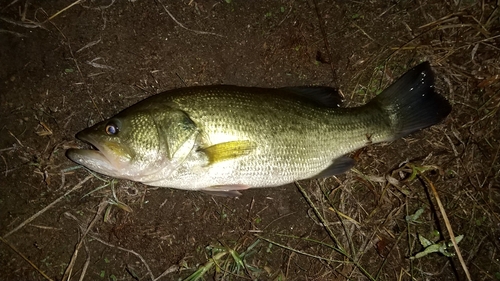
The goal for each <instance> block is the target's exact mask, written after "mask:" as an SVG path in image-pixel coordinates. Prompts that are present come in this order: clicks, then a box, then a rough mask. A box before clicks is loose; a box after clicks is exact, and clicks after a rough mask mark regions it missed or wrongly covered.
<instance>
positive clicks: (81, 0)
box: [46, 0, 85, 21]
mask: <svg viewBox="0 0 500 281" xmlns="http://www.w3.org/2000/svg"><path fill="white" fill-rule="evenodd" d="M83 1H85V0H77V1H75V2H73V3H72V4H70V5H69V6H67V7H66V8H64V9H62V10H59V11H58V12H57V13H55V14H53V15H52V16H50V18H48V19H47V20H46V21H50V20H52V19H53V18H55V17H57V16H58V15H60V14H61V13H63V12H64V11H66V10H68V9H69V8H71V7H73V6H75V5H77V4H80V2H83Z"/></svg>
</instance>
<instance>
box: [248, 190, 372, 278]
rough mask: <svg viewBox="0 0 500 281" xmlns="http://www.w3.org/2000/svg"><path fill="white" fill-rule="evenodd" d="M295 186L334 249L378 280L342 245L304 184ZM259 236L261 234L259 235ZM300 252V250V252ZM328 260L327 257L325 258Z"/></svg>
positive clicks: (369, 276)
mask: <svg viewBox="0 0 500 281" xmlns="http://www.w3.org/2000/svg"><path fill="white" fill-rule="evenodd" d="M295 186H297V188H298V189H299V191H300V193H301V194H302V196H303V197H304V198H305V199H306V201H307V204H309V206H311V208H313V210H314V214H315V215H316V217H318V220H319V221H320V222H321V224H322V225H323V228H324V229H325V230H326V232H327V233H328V236H330V238H331V239H332V240H333V242H334V243H335V247H333V249H334V250H335V251H336V252H338V253H340V254H342V255H343V256H344V257H346V258H347V259H349V261H351V262H352V263H353V264H354V265H355V266H356V267H357V268H358V269H359V270H360V271H361V272H362V273H363V274H364V275H365V276H366V277H368V279H370V280H376V279H374V278H373V276H371V274H370V273H369V272H368V271H366V269H364V268H363V267H362V266H361V265H360V264H359V263H358V262H357V261H356V260H354V258H353V257H351V255H349V254H348V253H347V252H346V251H345V250H344V248H343V247H342V245H341V244H340V242H339V240H338V239H337V237H336V236H335V234H334V233H333V231H332V230H331V229H330V227H328V224H327V222H326V220H325V219H324V218H323V216H322V215H321V213H320V212H319V211H318V208H316V206H315V205H314V203H313V202H312V200H311V198H309V196H308V195H307V193H306V191H305V190H304V188H302V186H301V185H300V184H299V183H298V182H295ZM258 237H259V236H258ZM298 253H300V252H298ZM325 260H326V259H325Z"/></svg>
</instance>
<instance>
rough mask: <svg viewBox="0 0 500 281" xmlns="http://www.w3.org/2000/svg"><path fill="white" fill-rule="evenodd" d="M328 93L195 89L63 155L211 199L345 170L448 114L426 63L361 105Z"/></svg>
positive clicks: (85, 135) (102, 130)
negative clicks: (360, 156) (364, 151)
mask: <svg viewBox="0 0 500 281" xmlns="http://www.w3.org/2000/svg"><path fill="white" fill-rule="evenodd" d="M340 103H341V97H340V96H339V95H338V94H337V93H336V91H335V90H334V89H332V88H328V87H289V88H275V89H268V88H252V87H238V86H227V85H226V86H223V85H219V86H200V87H188V88H180V89H175V90H170V91H167V92H164V93H161V94H157V95H155V96H152V97H149V98H147V99H145V100H143V101H140V102H139V103H137V104H135V105H133V106H131V107H129V108H127V109H125V110H123V111H121V112H120V113H118V114H117V115H116V116H114V117H112V118H111V119H109V120H106V121H102V122H100V123H98V124H96V125H94V126H92V127H90V128H87V129H85V130H83V131H81V132H79V133H78V134H77V135H76V137H77V138H78V139H80V140H82V141H84V142H87V143H89V144H91V145H92V146H93V147H94V148H95V149H70V150H68V152H67V156H68V157H69V158H70V159H71V160H73V161H74V162H76V163H78V164H81V165H83V166H85V167H87V168H89V169H91V170H94V171H96V172H98V173H101V174H104V175H108V176H111V177H115V178H121V179H128V180H133V181H138V182H142V183H144V184H146V185H151V186H160V187H171V188H178V189H186V190H201V191H206V192H211V193H214V194H219V195H221V194H225V195H239V192H238V190H244V189H248V188H255V187H271V186H280V185H284V184H287V183H291V182H294V181H297V180H302V179H309V178H321V177H328V176H332V175H335V174H340V173H343V172H346V171H348V170H349V169H350V168H352V167H353V166H354V160H352V159H351V158H349V157H347V156H346V154H348V153H349V152H352V151H354V150H356V149H359V148H361V147H364V146H366V145H369V144H372V143H379V142H387V141H391V140H394V139H397V138H401V137H404V136H406V135H408V134H410V133H412V132H414V131H417V130H420V129H423V128H426V127H429V126H432V125H434V124H436V123H438V122H440V121H441V120H443V119H444V118H445V117H446V116H447V115H448V114H449V113H450V111H451V106H450V104H449V103H448V101H447V100H446V99H445V98H444V97H442V96H441V95H439V94H437V93H436V92H435V91H434V77H433V73H432V70H431V68H430V65H429V63H428V62H424V63H422V64H420V65H418V66H416V67H414V68H413V69H411V70H409V71H408V72H407V73H406V74H404V75H403V76H402V77H401V78H399V79H398V80H397V81H396V82H394V83H393V84H392V85H391V86H389V87H388V88H387V89H385V90H384V91H383V92H382V93H381V94H379V95H378V96H377V97H375V98H374V99H372V100H371V101H369V102H368V103H367V104H365V105H364V106H361V107H353V108H343V107H340V106H339V104H340Z"/></svg>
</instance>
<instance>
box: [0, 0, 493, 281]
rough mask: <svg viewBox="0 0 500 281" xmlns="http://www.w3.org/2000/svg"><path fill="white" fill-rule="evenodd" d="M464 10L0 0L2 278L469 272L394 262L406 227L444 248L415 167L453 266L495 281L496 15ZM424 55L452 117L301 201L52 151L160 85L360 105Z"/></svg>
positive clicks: (362, 158)
mask: <svg viewBox="0 0 500 281" xmlns="http://www.w3.org/2000/svg"><path fill="white" fill-rule="evenodd" d="M456 2H458V3H456ZM463 2H464V3H462V1H437V0H436V1H434V0H428V1H378V0H374V1H359V2H358V1H320V0H317V1H316V0H307V1H298V0H297V1H258V2H257V1H236V0H233V1H229V0H226V1H211V0H208V1H194V0H190V1H187V0H183V1H166V0H163V1H161V2H160V1H143V0H142V1H141V0H137V1H116V2H115V1H111V2H109V1H97V0H95V1H76V2H74V3H75V4H76V5H73V6H68V5H70V4H71V2H69V1H24V0H21V1H12V2H11V1H4V2H3V3H2V4H0V65H1V67H0V118H1V119H0V120H1V123H0V156H1V158H2V160H1V161H0V172H1V174H0V204H1V205H0V206H1V211H0V234H1V235H2V243H0V280H50V279H53V280H70V279H73V280H76V279H77V278H80V277H81V278H83V279H84V280H153V279H156V278H157V277H159V276H160V275H161V274H162V273H164V274H163V276H161V277H160V280H179V279H180V280H182V279H184V278H187V277H189V276H190V275H191V274H193V273H194V272H195V271H196V270H198V269H200V268H201V267H202V266H207V268H209V270H208V271H207V272H206V273H204V274H201V276H202V277H201V278H203V279H205V280H249V279H253V280H351V279H357V280H369V279H370V278H371V279H372V280H375V279H376V280H396V279H398V280H411V279H415V280H424V279H426V280H466V279H467V275H466V273H465V271H464V269H463V266H462V265H461V263H460V260H459V259H458V257H457V256H450V257H447V256H445V255H443V254H439V253H430V254H429V255H427V256H425V257H422V258H420V259H414V260H413V259H409V257H410V256H413V255H415V254H416V253H418V252H421V251H422V250H423V248H424V247H423V246H422V245H420V243H419V240H418V236H417V235H418V234H420V235H422V236H425V237H427V238H428V239H430V240H431V241H433V242H436V241H450V238H449V235H448V233H449V232H448V231H447V228H446V227H445V223H444V220H443V215H442V213H441V212H440V210H439V208H438V206H437V203H436V201H435V197H434V196H433V194H432V192H431V191H430V186H429V182H427V181H426V180H425V178H424V177H422V176H420V177H419V178H418V179H416V180H413V181H412V180H410V179H411V176H410V174H411V172H412V170H411V169H410V168H411V167H414V170H413V171H416V169H417V168H418V167H424V166H425V167H427V168H429V167H430V168H429V169H430V170H431V171H429V172H426V174H425V175H426V177H427V179H429V181H430V182H431V183H433V184H434V185H435V186H436V187H437V188H438V190H439V193H440V198H441V200H442V201H443V202H444V205H445V208H446V210H447V215H448V217H449V218H450V223H451V226H452V228H453V229H454V233H455V236H457V235H459V234H465V238H464V240H463V241H462V242H460V244H459V246H461V250H462V251H461V255H462V256H463V257H464V260H465V261H464V263H465V265H466V267H467V268H468V271H470V272H471V275H472V276H473V278H474V279H475V280H494V279H495V278H496V279H495V280H499V279H500V263H499V261H498V260H499V256H498V252H499V250H500V247H499V246H500V242H499V241H498V237H499V235H500V229H499V228H498V225H500V216H499V210H500V208H499V205H498V202H500V200H499V199H500V196H499V186H500V184H499V177H500V172H499V170H500V165H499V161H498V159H499V156H500V155H499V139H500V132H499V125H498V120H499V114H498V107H499V106H500V95H499V89H500V86H499V85H498V84H499V81H500V79H499V78H498V77H499V75H500V67H499V65H500V63H499V58H500V52H499V50H500V49H499V47H500V46H499V43H500V42H499V40H498V36H497V35H498V34H499V32H500V28H499V26H500V24H499V19H498V17H499V13H498V6H497V5H498V4H496V3H489V2H488V1H483V2H481V1H479V2H477V3H476V2H475V1H463ZM66 7H69V8H68V9H65V8H66ZM59 11H61V13H59V14H56V13H57V12H59ZM424 60H429V61H430V62H431V64H432V65H433V68H434V71H435V72H436V80H437V81H436V88H437V89H438V91H439V92H440V93H442V94H443V95H444V96H446V97H447V98H448V99H449V100H450V102H451V103H452V105H453V108H454V109H453V112H452V114H451V115H450V116H449V117H448V118H447V119H446V120H445V121H444V122H442V123H441V124H439V125H437V126H434V127H432V128H429V129H426V130H424V131H421V132H417V133H415V134H412V135H411V136H410V137H408V138H405V139H400V140H397V141H394V142H392V143H390V144H380V145H374V146H370V147H367V148H365V149H362V150H360V151H358V152H356V153H354V154H353V157H355V159H356V160H357V162H358V164H357V166H356V169H354V170H353V171H350V172H348V173H347V174H345V175H340V176H337V177H332V178H328V179H326V180H310V181H303V182H301V183H300V185H301V186H302V187H303V188H304V190H305V191H304V192H302V191H301V190H300V189H299V188H298V187H297V186H296V185H295V184H291V185H288V186H283V187H277V188H264V189H254V190H248V191H245V192H244V194H243V196H241V197H239V198H236V199H235V198H223V197H211V196H209V195H206V194H204V193H200V192H189V191H182V190H173V189H168V188H151V187H147V186H144V185H142V184H140V183H135V182H130V181H125V180H119V181H111V179H110V178H107V177H103V176H101V175H96V174H91V173H90V172H89V171H87V170H85V169H83V168H78V167H77V166H76V165H75V164H74V163H73V162H71V161H70V160H69V159H68V158H66V156H65V150H66V149H68V148H70V147H81V146H82V145H83V144H82V143H80V142H79V141H77V140H76V139H75V137H74V136H75V134H76V133H77V132H78V131H80V130H82V129H84V128H86V127H88V126H90V125H92V124H95V123H96V122H99V121H101V120H104V119H106V118H109V117H111V116H112V115H114V114H116V113H117V112H119V111H120V110H122V109H124V108H126V107H128V106H130V105H132V104H134V103H135V102H137V101H140V100H142V99H144V98H145V97H148V96H151V95H154V94H157V93H160V92H163V91H166V90H169V89H174V88H179V87H187V86H194V85H213V84H234V85H240V86H259V87H282V86H295V85H323V86H332V87H336V88H338V89H339V90H340V91H341V93H342V94H343V95H344V96H345V99H346V102H345V104H346V105H345V106H356V105H360V104H364V103H365V102H366V101H368V100H369V99H370V98H372V97H374V96H375V94H376V93H378V92H380V91H381V90H383V89H384V88H385V87H386V86H387V85H389V84H390V83H391V82H392V81H393V80H394V79H396V78H397V77H398V76H399V75H401V74H402V73H404V71H405V70H406V69H408V68H409V67H411V66H414V65H416V64H417V63H418V62H420V61H424ZM408 163H409V164H408ZM405 164H406V166H405ZM412 165H413V166H412ZM415 167H417V168H415ZM409 169H410V170H409ZM87 178H88V179H87ZM84 179H87V180H86V181H85V182H84V183H83V184H81V185H79V183H81V182H82V181H83V180H84ZM75 186H76V189H74V187H75ZM73 189H74V190H73ZM72 190H73V191H72ZM70 191H71V192H70ZM67 193H69V194H67ZM65 194H67V195H66V196H65ZM58 198H59V199H60V200H59V201H56V200H57V199H58ZM307 198H310V202H308V200H307ZM52 203H53V204H52ZM49 204H52V205H49ZM313 206H314V207H313ZM45 207H49V208H47V209H44V208H45ZM420 207H423V208H424V209H423V210H424V212H423V215H422V217H420V218H418V219H417V222H413V223H408V221H407V220H405V218H406V217H407V216H408V215H412V214H414V213H415V212H416V211H417V210H418V209H419V208H420ZM315 210H317V211H318V213H319V214H321V216H322V217H323V218H324V219H325V221H324V222H321V220H320V219H318V214H315ZM335 210H336V212H335ZM35 214H38V216H36V218H34V219H33V220H31V221H28V222H25V221H26V220H27V219H28V218H30V217H32V216H33V215H35ZM23 222H25V223H24V224H23ZM325 222H326V223H325ZM18 226H20V228H16V227H18ZM436 230H437V231H439V233H440V234H438V235H436V236H432V233H435V231H436ZM332 236H334V237H335V238H332ZM341 245H343V246H342V247H341ZM14 248H15V249H14ZM339 249H340V250H339ZM343 251H344V252H345V253H348V255H349V256H351V257H354V258H353V259H354V262H353V261H352V260H351V261H350V260H349V258H348V256H347V255H345V254H343V253H342V252H343ZM450 251H451V252H454V250H453V248H451V250H450ZM339 252H340V253H339ZM220 253H225V254H221V255H219V256H217V254H220ZM232 254H235V255H236V254H239V255H240V258H241V259H242V260H243V261H244V265H245V266H244V267H240V268H238V267H237V263H236V262H235V261H234V260H235V259H234V256H233V255H232ZM72 257H73V259H72ZM211 261H212V264H211V267H210V266H209V265H210V264H209V263H210V262H211ZM214 261H215V262H214ZM29 262H31V263H32V264H33V265H34V266H36V267H38V269H36V268H35V267H34V266H32V265H30V263H29ZM215 268H218V270H215ZM165 271H167V272H165ZM42 273H44V274H46V276H43V275H42ZM191 280H196V279H195V278H192V279H191Z"/></svg>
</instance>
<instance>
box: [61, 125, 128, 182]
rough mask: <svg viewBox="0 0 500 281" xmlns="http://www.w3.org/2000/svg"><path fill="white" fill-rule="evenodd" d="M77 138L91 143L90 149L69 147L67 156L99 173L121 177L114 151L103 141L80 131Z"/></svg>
mask: <svg viewBox="0 0 500 281" xmlns="http://www.w3.org/2000/svg"><path fill="white" fill-rule="evenodd" d="M76 138H77V139H79V140H81V141H83V142H85V143H87V144H89V145H90V149H75V148H71V149H68V150H67V151H66V156H67V157H68V158H69V159H71V161H73V162H75V163H77V164H80V165H82V166H85V167H87V168H89V169H90V170H93V171H96V172H98V173H101V174H104V175H108V176H111V177H119V174H118V169H117V168H118V166H117V165H116V163H117V162H116V159H115V157H112V156H111V154H112V152H110V151H109V149H107V148H106V144H105V143H101V142H99V141H97V140H96V139H94V138H92V137H91V136H89V135H87V134H82V132H80V133H78V134H77V135H76Z"/></svg>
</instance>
